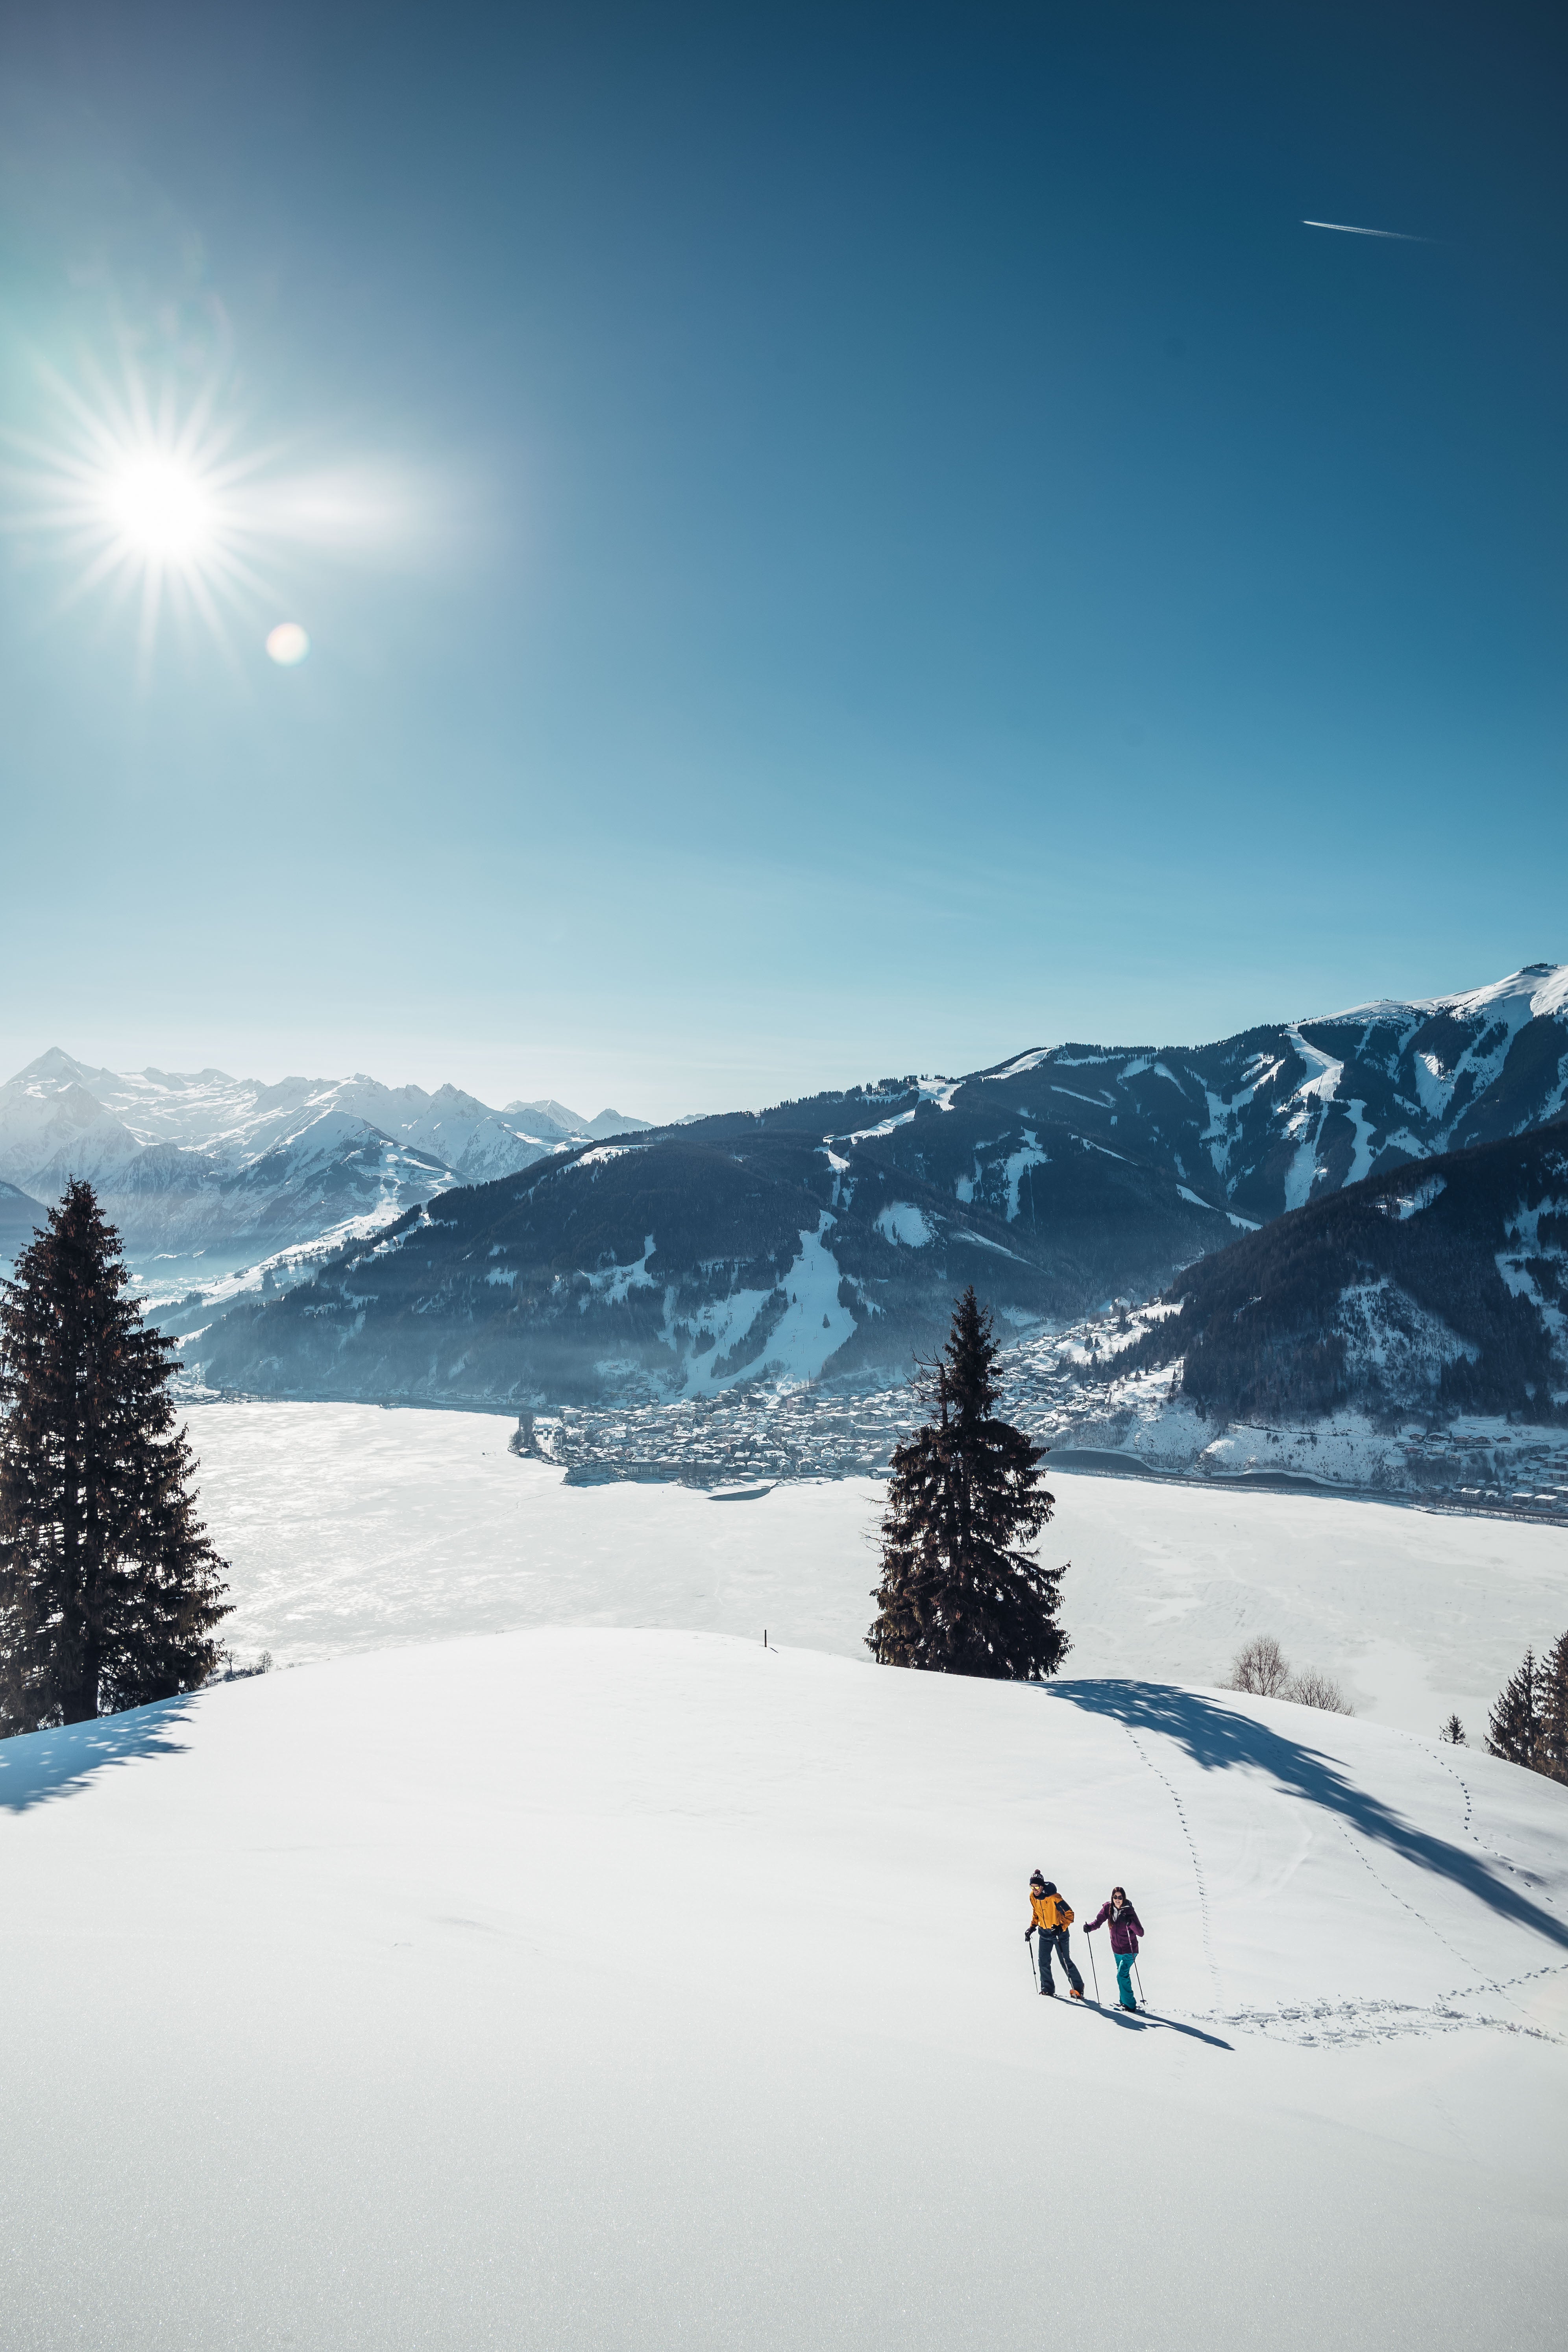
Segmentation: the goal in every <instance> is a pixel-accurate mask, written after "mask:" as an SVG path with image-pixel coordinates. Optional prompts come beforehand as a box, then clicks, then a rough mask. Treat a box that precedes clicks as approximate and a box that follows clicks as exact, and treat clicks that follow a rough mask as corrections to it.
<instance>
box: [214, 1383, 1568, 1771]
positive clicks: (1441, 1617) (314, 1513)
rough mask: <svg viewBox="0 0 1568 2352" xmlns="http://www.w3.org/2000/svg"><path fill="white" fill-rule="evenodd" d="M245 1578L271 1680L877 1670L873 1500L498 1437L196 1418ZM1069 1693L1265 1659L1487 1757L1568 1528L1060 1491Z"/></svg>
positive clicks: (265, 1416)
mask: <svg viewBox="0 0 1568 2352" xmlns="http://www.w3.org/2000/svg"><path fill="white" fill-rule="evenodd" d="M188 1422H189V1428H190V1433H191V1437H192V1441H193V1443H194V1444H195V1450H196V1453H197V1454H198V1455H199V1457H200V1460H201V1465H202V1466H201V1472H200V1479H201V1491H202V1507H203V1510H204V1513H205V1517H207V1519H208V1521H209V1523H210V1525H211V1528H212V1531H213V1535H214V1538H215V1540H216V1543H217V1545H218V1547H219V1549H220V1550H221V1551H222V1552H223V1553H224V1554H225V1555H226V1558H227V1559H229V1560H230V1561H231V1563H232V1588H233V1598H234V1601H235V1603H236V1611H235V1614H234V1616H233V1617H232V1618H231V1619H230V1620H229V1621H228V1624H227V1626H226V1638H227V1639H228V1640H229V1642H230V1643H231V1644H232V1646H233V1648H234V1650H235V1652H236V1654H237V1655H238V1656H239V1657H240V1658H241V1659H247V1658H253V1657H254V1656H255V1655H256V1654H258V1652H260V1651H262V1650H268V1651H270V1652H271V1654H272V1655H273V1657H274V1658H275V1659H276V1660H277V1661H278V1662H279V1664H284V1663H291V1662H296V1661H301V1660H306V1659H316V1658H325V1657H330V1656H333V1655H338V1654H342V1653H344V1652H351V1651H358V1650H366V1649H376V1648H380V1647H383V1646H384V1644H385V1643H389V1642H410V1641H423V1640H428V1639H431V1638H436V1637H440V1636H442V1635H448V1634H456V1633H492V1632H498V1631H500V1630H502V1629H503V1628H515V1627H523V1626H542V1625H552V1624H599V1625H663V1626H673V1627H683V1628H692V1629H696V1630H701V1631H705V1632H713V1633H738V1634H743V1635H745V1636H747V1637H750V1638H755V1639H758V1640H760V1639H761V1636H762V1633H763V1628H764V1626H766V1627H770V1628H771V1629H772V1630H773V1634H774V1637H775V1638H777V1639H780V1640H782V1641H784V1642H785V1643H793V1644H795V1645H796V1646H799V1647H809V1648H811V1649H816V1650H825V1651H830V1652H834V1653H836V1654H838V1655H840V1656H843V1657H860V1656H863V1655H864V1649H863V1636H864V1634H865V1631H866V1627H867V1625H868V1623H869V1622H870V1617H871V1601H870V1597H869V1596H870V1590H871V1587H872V1585H873V1584H874V1582H875V1581H876V1559H875V1554H874V1551H873V1549H872V1543H871V1538H872V1536H873V1534H874V1532H875V1528H876V1525H877V1521H878V1517H879V1512H880V1508H881V1500H882V1493H883V1489H882V1487H881V1486H880V1485H879V1483H878V1482H877V1481H876V1480H874V1479H870V1478H846V1479H831V1480H800V1481H798V1482H790V1483H787V1484H784V1485H781V1486H775V1487H773V1489H772V1491H771V1492H762V1493H757V1491H756V1489H755V1488H753V1489H752V1490H751V1491H752V1495H753V1499H751V1500H726V1499H721V1498H718V1497H714V1496H709V1495H708V1494H705V1493H704V1492H703V1491H702V1490H701V1489H700V1488H692V1487H687V1486H675V1485H669V1484H667V1485H649V1486H641V1485H629V1484H627V1485H621V1484H616V1485H609V1486H566V1485H565V1483H564V1481H563V1477H562V1474H561V1473H560V1471H559V1470H556V1469H554V1468H552V1467H551V1466H550V1465H547V1464H544V1463H540V1462H532V1461H524V1460H519V1459H518V1458H517V1457H516V1456H515V1455H513V1454H509V1453H508V1451H507V1441H508V1438H509V1437H510V1431H511V1424H510V1423H509V1422H507V1421H504V1420H501V1419H500V1418H498V1417H492V1416H489V1415H487V1414H482V1413H441V1412H384V1411H382V1410H380V1409H379V1408H376V1407H374V1406H365V1405H288V1404H215V1405H204V1406H199V1407H197V1408H195V1410H193V1411H192V1412H190V1414H189V1416H188ZM1050 1476H1051V1486H1052V1490H1053V1492H1054V1493H1055V1494H1056V1496H1057V1505H1058V1507H1057V1516H1056V1518H1055V1520H1054V1521H1053V1523H1052V1524H1051V1526H1050V1527H1049V1528H1047V1530H1046V1533H1045V1536H1044V1538H1043V1543H1044V1545H1045V1546H1046V1547H1047V1549H1048V1550H1049V1552H1050V1554H1051V1555H1052V1556H1053V1557H1054V1558H1055V1559H1065V1560H1070V1561H1071V1563H1072V1566H1071V1570H1070V1572H1069V1573H1068V1578H1067V1580H1066V1583H1065V1586H1064V1612H1065V1617H1066V1622H1067V1624H1068V1629H1069V1631H1070V1633H1071V1634H1072V1639H1073V1644H1074V1646H1073V1652H1072V1656H1071V1661H1070V1664H1071V1667H1072V1670H1073V1671H1074V1672H1075V1673H1079V1674H1089V1675H1105V1674H1137V1675H1149V1676H1152V1677H1153V1678H1156V1679H1176V1680H1187V1681H1193V1682H1215V1681H1217V1680H1219V1679H1220V1678H1221V1677H1222V1676H1223V1675H1224V1674H1225V1673H1226V1670H1227V1669H1228V1666H1229V1664H1230V1661H1231V1659H1232V1658H1233V1657H1234V1655H1235V1654H1236V1652H1237V1648H1238V1647H1239V1646H1240V1644H1241V1643H1242V1642H1243V1641H1244V1640H1246V1639H1247V1637H1248V1636H1249V1635H1251V1634H1253V1633H1274V1634H1277V1635H1278V1636H1279V1640H1280V1641H1281V1642H1282V1643H1283V1644H1284V1646H1285V1649H1286V1651H1287V1654H1289V1657H1290V1658H1291V1660H1292V1662H1293V1663H1294V1664H1298V1665H1300V1666H1309V1665H1310V1666H1316V1667H1318V1668H1320V1669H1321V1671H1323V1672H1324V1673H1328V1674H1331V1675H1335V1676H1336V1677H1337V1678H1338V1679H1339V1680H1340V1681H1341V1682H1342V1684H1343V1685H1345V1687H1346V1689H1347V1691H1348V1692H1349V1694H1350V1696H1351V1697H1352V1700H1353V1701H1354V1703H1355V1705H1356V1706H1357V1708H1358V1710H1359V1711H1360V1712H1361V1713H1362V1714H1363V1715H1366V1716H1369V1717H1374V1718H1376V1719H1377V1720H1380V1721H1383V1722H1385V1723H1390V1724H1395V1725H1399V1726H1401V1727H1404V1728H1405V1729H1406V1730H1409V1731H1419V1732H1430V1731H1435V1730H1436V1727H1437V1726H1438V1725H1439V1724H1440V1723H1441V1722H1443V1720H1444V1719H1445V1718H1446V1717H1447V1715H1448V1713H1449V1711H1450V1710H1451V1709H1457V1710H1458V1714H1459V1716H1460V1717H1461V1718H1462V1719H1463V1720H1464V1722H1465V1723H1466V1724H1468V1726H1469V1727H1470V1729H1471V1732H1472V1734H1473V1735H1474V1734H1476V1733H1478V1732H1479V1729H1480V1727H1481V1726H1482V1725H1483V1724H1484V1722H1485V1718H1486V1712H1487V1709H1488V1707H1489V1706H1490V1704H1491V1701H1492V1700H1493V1698H1494V1697H1495V1696H1496V1695H1497V1693H1498V1691H1499V1690H1500V1687H1501V1685H1502V1684H1503V1681H1504V1680H1505V1678H1506V1677H1507V1675H1510V1674H1511V1673H1512V1671H1513V1669H1514V1667H1515V1666H1516V1665H1517V1664H1518V1663H1519V1659H1520V1657H1521V1654H1522V1652H1523V1650H1524V1647H1525V1644H1526V1643H1527V1642H1530V1643H1535V1645H1536V1646H1537V1648H1540V1647H1542V1645H1543V1644H1544V1643H1545V1642H1547V1641H1548V1640H1550V1639H1551V1638H1552V1637H1553V1636H1554V1635H1556V1634H1557V1633H1561V1632H1562V1631H1563V1627H1564V1626H1568V1528H1559V1527H1551V1526H1542V1525H1531V1524H1525V1523H1520V1522H1517V1521H1512V1520H1509V1519H1502V1518H1493V1517H1480V1516H1474V1517H1472V1516H1468V1515H1460V1514H1443V1513H1436V1512H1429V1511H1423V1510H1415V1509H1410V1508H1407V1507H1401V1506H1399V1505H1396V1504H1384V1503H1370V1502H1363V1501H1347V1500H1345V1499H1343V1498H1342V1497H1340V1496H1316V1495H1300V1494H1268V1493H1257V1492H1246V1491H1242V1492H1237V1491H1236V1490H1235V1489H1222V1490H1217V1491H1216V1490H1215V1489H1212V1488H1203V1487H1197V1486H1175V1485H1158V1484H1154V1483H1152V1482H1145V1481H1142V1480H1136V1479H1129V1478H1099V1477H1091V1476H1085V1475H1080V1474H1075V1473H1073V1472H1070V1471H1058V1470H1055V1469H1053V1470H1052V1472H1051V1474H1050Z"/></svg>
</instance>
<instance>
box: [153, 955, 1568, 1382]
mask: <svg viewBox="0 0 1568 2352" xmlns="http://www.w3.org/2000/svg"><path fill="white" fill-rule="evenodd" d="M1069 1078H1070V1079H1072V1080H1073V1083H1072V1084H1070V1085H1069V1084H1068V1083H1065V1082H1066V1081H1067V1080H1068V1079H1069ZM1565 1097H1568V970H1565V969H1564V968H1563V967H1547V968H1544V969H1542V968H1539V967H1535V968H1527V969H1526V970H1525V971H1521V972H1518V973H1514V974H1510V976H1509V978H1508V979H1506V980H1504V981H1502V982H1497V983H1494V984H1493V985H1492V986H1490V987H1489V988H1486V989H1482V990H1478V991H1471V992H1467V993H1466V994H1465V995H1463V996H1460V997H1453V998H1445V999H1437V1000H1433V1001H1431V1002H1430V1003H1419V1004H1413V1005H1405V1006H1398V1007H1395V1006H1392V1005H1388V1004H1383V1005H1379V1006H1376V1007H1372V1008H1365V1007H1363V1008H1357V1009H1355V1010H1354V1011H1352V1013H1350V1014H1347V1015H1339V1016H1331V1017H1330V1018H1328V1019H1325V1020H1322V1021H1306V1022H1301V1023H1288V1024H1276V1025H1274V1026H1273V1027H1268V1026H1264V1027H1259V1028H1257V1029H1253V1030H1249V1031H1245V1032H1242V1033H1241V1034H1238V1035H1237V1036H1236V1037H1233V1038H1229V1039H1224V1040H1220V1041H1218V1042H1217V1043H1216V1044H1215V1045H1210V1046H1205V1047H1199V1048H1184V1047H1164V1048H1148V1047H1145V1048H1110V1047H1092V1046H1085V1045H1063V1046H1057V1047H1047V1048H1031V1049H1029V1050H1028V1051H1026V1053H1024V1054H1021V1055H1013V1056H1011V1057H1009V1058H1008V1059H1007V1060H1006V1061H1004V1062H1001V1063H998V1064H996V1065H994V1066H993V1067H992V1068H991V1069H989V1070H985V1071H978V1072H975V1073H973V1074H972V1075H970V1076H967V1077H960V1078H942V1079H930V1078H921V1077H917V1076H912V1075H911V1076H908V1077H905V1078H890V1079H885V1080H881V1081H879V1082H877V1084H876V1085H875V1086H872V1087H859V1088H853V1089H847V1090H835V1091H832V1092H829V1093H825V1094H821V1095H816V1096H810V1097H802V1098H798V1099H796V1100H795V1101H794V1102H789V1103H783V1104H777V1105H773V1106H772V1107H770V1108H768V1109H766V1110H763V1111H757V1112H753V1111H736V1112H728V1113H720V1114H716V1115H713V1116H710V1117H706V1118H697V1119H691V1120H686V1121H682V1122H679V1124H678V1125H675V1126H671V1127H665V1128H652V1129H647V1130H646V1131H644V1132H643V1133H641V1134H638V1135H637V1136H632V1137H626V1138H625V1139H622V1140H620V1141H618V1142H612V1143H609V1144H591V1145H590V1144H582V1145H577V1146H574V1147H573V1148H571V1149H569V1150H562V1151H560V1152H558V1153H556V1154H554V1155H552V1159H551V1160H550V1162H549V1163H548V1165H547V1166H545V1167H544V1168H542V1169H540V1170H536V1171H528V1173H527V1177H526V1181H525V1182H524V1183H523V1184H522V1185H521V1186H520V1185H519V1183H518V1181H516V1180H515V1179H506V1180H500V1181H497V1182H495V1183H492V1184H489V1185H488V1186H479V1187H471V1188H463V1189H461V1190H457V1191H454V1192H449V1193H447V1194H446V1195H444V1196H443V1199H442V1201H441V1202H440V1203H439V1204H438V1206H437V1205H431V1206H429V1207H427V1208H426V1209H425V1210H422V1211H421V1212H420V1213H418V1214H417V1215H416V1214H415V1213H413V1212H412V1211H410V1212H409V1213H407V1214H406V1215H405V1218H404V1219H403V1220H402V1221H401V1222H400V1223H399V1224H398V1226H396V1227H395V1228H394V1229H392V1230H391V1231H389V1232H388V1234H386V1235H385V1236H384V1238H383V1240H382V1241H381V1242H379V1243H378V1242H375V1241H371V1242H369V1243H367V1244H364V1245H363V1246H361V1245H359V1244H356V1245H355V1246H354V1247H353V1249H352V1250H351V1251H350V1252H348V1253H346V1254H345V1255H343V1257H342V1259H341V1261H339V1262H336V1263H334V1264H333V1265H331V1266H327V1267H323V1268H321V1270H320V1271H319V1272H318V1274H317V1275H316V1276H315V1278H314V1280H313V1281H312V1283H311V1284H310V1286H309V1289H308V1294H307V1293H300V1294H291V1295H290V1297H289V1298H288V1299H284V1300H279V1301H274V1302H271V1303H270V1304H267V1305H264V1306H261V1307H244V1308H237V1309H235V1310H233V1311H232V1312H231V1313H230V1314H229V1315H227V1316H226V1318H222V1319H221V1320H220V1321H218V1322H217V1323H216V1324H215V1325H214V1326H212V1327H211V1328H206V1329H205V1330H204V1331H201V1332H196V1333H193V1334H192V1335H191V1339H190V1347H191V1349H192V1351H193V1353H194V1354H195V1355H197V1356H199V1358H200V1360H202V1362H203V1363H204V1366H205V1377H206V1378H207V1379H208V1380H209V1381H213V1382H215V1383H216V1384H217V1385H219V1386H232V1387H239V1388H243V1389H246V1390H247V1391H261V1392H277V1393H281V1394H290V1395H305V1394H323V1395H331V1396H355V1395H368V1396H377V1397H383V1398H388V1399H395V1398H403V1399H406V1400H407V1401H410V1402H412V1401H416V1400H419V1401H425V1402H448V1403H476V1402H490V1403H498V1404H499V1403H507V1404H515V1405H518V1406H520V1407H523V1408H527V1409H548V1408H550V1407H552V1406H554V1405H557V1404H560V1403H563V1402H571V1403H574V1404H591V1403H595V1402H609V1401H616V1400H619V1401H622V1402H627V1403H631V1402H657V1401H658V1400H659V1399H660V1398H665V1399H668V1398H675V1397H681V1396H690V1397H700V1396H706V1395H710V1394H712V1393H713V1392H714V1391H715V1389H716V1387H720V1386H724V1385H730V1384H733V1383H735V1382H743V1381H759V1380H763V1381H765V1380H769V1379H774V1380H781V1379H782V1380H785V1381H816V1380H821V1379H823V1378H825V1377H827V1378H831V1379H834V1380H841V1381H842V1380H849V1381H891V1380H896V1379H901V1378H903V1377H904V1376H905V1374H906V1373H907V1370H908V1367H909V1361H910V1356H911V1355H913V1354H916V1353H920V1352H922V1351H926V1350H929V1349H930V1348H931V1345H932V1344H934V1342H935V1340H936V1339H937V1338H938V1337H939V1336H940V1333H941V1330H942V1327H943V1324H944V1321H945V1317H946V1314H947V1310H948V1307H949V1304H950V1302H951V1299H952V1294H953V1292H954V1291H955V1290H956V1289H960V1288H962V1287H963V1284H964V1283H965V1282H966V1281H968V1280H970V1279H971V1278H977V1279H978V1281H979V1286H981V1287H982V1289H983V1290H984V1292H985V1294H986V1295H987V1296H989V1297H991V1298H992V1299H993V1301H994V1304H995V1306H996V1307H997V1310H998V1313H999V1314H1000V1316H1001V1317H1002V1318H1003V1320H1004V1322H1005V1324H1009V1325H1011V1326H1013V1327H1014V1328H1017V1329H1020V1330H1026V1329H1031V1328H1033V1329H1036V1330H1039V1329H1043V1328H1047V1327H1049V1326H1052V1325H1061V1324H1063V1323H1066V1322H1069V1321H1071V1320H1073V1319H1075V1318H1079V1317H1082V1316H1084V1315H1086V1314H1092V1313H1094V1312H1095V1311H1097V1310H1099V1309H1100V1308H1102V1307H1106V1306H1108V1305H1110V1303H1112V1302H1113V1301H1114V1300H1115V1299H1116V1298H1117V1297H1124V1298H1131V1299H1137V1298H1139V1297H1150V1296H1152V1294H1154V1293H1155V1292H1158V1291H1160V1290H1162V1289H1163V1288H1164V1287H1165V1286H1166V1285H1167V1284H1168V1283H1169V1282H1170V1280H1171V1279H1172V1277H1173V1276H1174V1275H1176V1274H1177V1273H1178V1272H1179V1271H1180V1270H1181V1269H1182V1268H1183V1267H1184V1266H1187V1265H1191V1264H1193V1263H1194V1261H1196V1260H1198V1259H1204V1258H1207V1257H1208V1256H1210V1255H1214V1254H1215V1253H1216V1251H1218V1250H1219V1249H1220V1247H1221V1245H1222V1244H1224V1243H1226V1242H1227V1241H1230V1240H1232V1239H1234V1237H1235V1236H1236V1234H1237V1233H1242V1234H1251V1233H1253V1232H1255V1231H1256V1230H1257V1229H1258V1228H1259V1227H1267V1226H1268V1225H1269V1224H1271V1223H1273V1222H1274V1221H1275V1220H1277V1219H1278V1218H1279V1217H1281V1216H1284V1215H1286V1214H1288V1213H1289V1212H1290V1211H1291V1210H1293V1209H1296V1208H1299V1207H1301V1206H1304V1205H1306V1204H1307V1202H1309V1201H1310V1200H1311V1199H1312V1198H1314V1197H1318V1198H1323V1197H1330V1196H1332V1195H1334V1194H1337V1193H1339V1192H1342V1191H1343V1190H1344V1189H1345V1188H1347V1187H1349V1186H1352V1185H1354V1184H1357V1183H1360V1182H1362V1181H1364V1180H1365V1179H1366V1178H1367V1177H1369V1176H1373V1175H1382V1174H1385V1173H1386V1172H1387V1171H1389V1170H1391V1169H1398V1168H1401V1167H1404V1166H1405V1165H1407V1164H1409V1163H1410V1162H1412V1161H1419V1160H1425V1159H1426V1158H1428V1157H1430V1156H1432V1155H1433V1153H1434V1152H1436V1151H1439V1150H1443V1149H1446V1148H1448V1147H1449V1146H1450V1145H1451V1144H1452V1143H1453V1140H1454V1139H1455V1138H1456V1137H1458V1139H1460V1141H1461V1142H1463V1141H1468V1140H1472V1139H1479V1140H1485V1139H1489V1138H1491V1137H1493V1136H1495V1135H1496V1134H1498V1133H1499V1132H1501V1133H1503V1134H1508V1133H1512V1132H1515V1131H1528V1130H1531V1129H1534V1128H1535V1127H1537V1126H1539V1125H1540V1124H1541V1122H1542V1119H1543V1118H1552V1117H1554V1116H1556V1115H1557V1114H1558V1113H1559V1112H1560V1111H1561V1110H1562V1108H1563V1103H1564V1099H1565Z"/></svg>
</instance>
